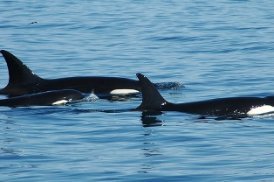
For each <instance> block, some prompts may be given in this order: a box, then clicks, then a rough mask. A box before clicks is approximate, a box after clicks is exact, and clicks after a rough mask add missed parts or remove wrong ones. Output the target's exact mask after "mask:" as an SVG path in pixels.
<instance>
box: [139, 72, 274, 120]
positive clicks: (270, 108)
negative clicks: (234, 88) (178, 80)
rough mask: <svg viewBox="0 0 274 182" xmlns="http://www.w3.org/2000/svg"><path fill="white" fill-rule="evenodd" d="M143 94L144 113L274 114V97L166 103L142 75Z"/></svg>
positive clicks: (241, 115) (203, 115) (224, 115)
mask: <svg viewBox="0 0 274 182" xmlns="http://www.w3.org/2000/svg"><path fill="white" fill-rule="evenodd" d="M136 75H137V77H138V79H139V81H140V84H141V90H142V91H141V92H142V103H141V104H140V106H139V107H138V108H137V109H138V110H142V111H178V112H184V113H189V114H198V115H200V116H202V117H206V116H216V117H219V118H232V119H233V118H244V117H249V116H254V115H260V114H266V113H271V112H274V96H268V97H263V98H261V97H230V98H217V99H211V100H204V101H197V102H189V103H180V104H175V103H171V102H168V101H166V100H165V99H164V98H163V97H162V95H161V94H160V93H159V91H158V90H157V88H156V87H155V86H154V85H153V84H152V83H151V81H150V80H149V79H148V78H147V77H146V76H144V75H143V74H141V73H137V74H136Z"/></svg>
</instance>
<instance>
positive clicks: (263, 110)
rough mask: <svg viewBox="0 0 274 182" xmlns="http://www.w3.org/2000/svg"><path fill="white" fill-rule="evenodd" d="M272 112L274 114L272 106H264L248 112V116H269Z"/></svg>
mask: <svg viewBox="0 0 274 182" xmlns="http://www.w3.org/2000/svg"><path fill="white" fill-rule="evenodd" d="M270 112H274V107H273V106H270V105H263V106H259V107H254V108H251V109H250V111H248V112H247V115H249V116H254V115H260V114H267V113H270Z"/></svg>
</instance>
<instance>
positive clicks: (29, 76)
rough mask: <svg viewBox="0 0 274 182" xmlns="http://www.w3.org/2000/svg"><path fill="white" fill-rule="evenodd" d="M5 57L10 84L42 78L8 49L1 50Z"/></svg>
mask: <svg viewBox="0 0 274 182" xmlns="http://www.w3.org/2000/svg"><path fill="white" fill-rule="evenodd" d="M1 53H2V54H3V57H4V58H5V61H6V63H7V66H8V70H9V83H8V86H11V85H17V84H24V83H30V82H35V81H37V80H41V78H40V77H39V76H37V75H36V74H34V73H33V72H32V71H31V70H30V69H29V68H28V67H27V66H26V65H24V64H23V63H22V61H21V60H20V59H18V58H17V57H16V56H14V55H13V54H11V53H10V52H8V51H5V50H1Z"/></svg>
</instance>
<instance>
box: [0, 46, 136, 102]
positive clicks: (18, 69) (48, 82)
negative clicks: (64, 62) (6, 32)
mask: <svg viewBox="0 0 274 182" xmlns="http://www.w3.org/2000/svg"><path fill="white" fill-rule="evenodd" d="M1 53H2V55H3V56H4V59H5V61H6V63H7V66H8V71H9V83H8V84H7V86H6V87H4V88H3V89H1V90H0V94H3V95H8V96H19V95H24V94H30V93H39V92H45V91H50V90H62V89H74V90H78V91H80V92H83V93H94V94H96V95H97V96H99V97H100V96H105V95H108V94H132V93H137V92H138V91H139V90H140V84H139V82H138V81H137V80H132V79H128V78H120V77H100V76H87V77H84V76H79V77H66V78H58V79H43V78H41V77H39V76H38V75H36V74H34V73H33V72H32V71H31V70H30V69H29V68H28V67H27V66H26V65H24V64H23V62H22V61H21V60H19V59H18V58H17V57H16V56H14V55H13V54H11V53H10V52H8V51H5V50H1Z"/></svg>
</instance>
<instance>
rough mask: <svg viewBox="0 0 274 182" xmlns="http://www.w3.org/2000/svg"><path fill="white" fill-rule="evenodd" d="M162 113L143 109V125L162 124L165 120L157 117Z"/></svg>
mask: <svg viewBox="0 0 274 182" xmlns="http://www.w3.org/2000/svg"><path fill="white" fill-rule="evenodd" d="M162 114H163V113H162V112H160V111H143V112H142V115H141V121H142V124H143V127H154V126H162V125H163V121H162V120H160V119H159V118H157V117H158V116H159V115H162Z"/></svg>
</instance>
